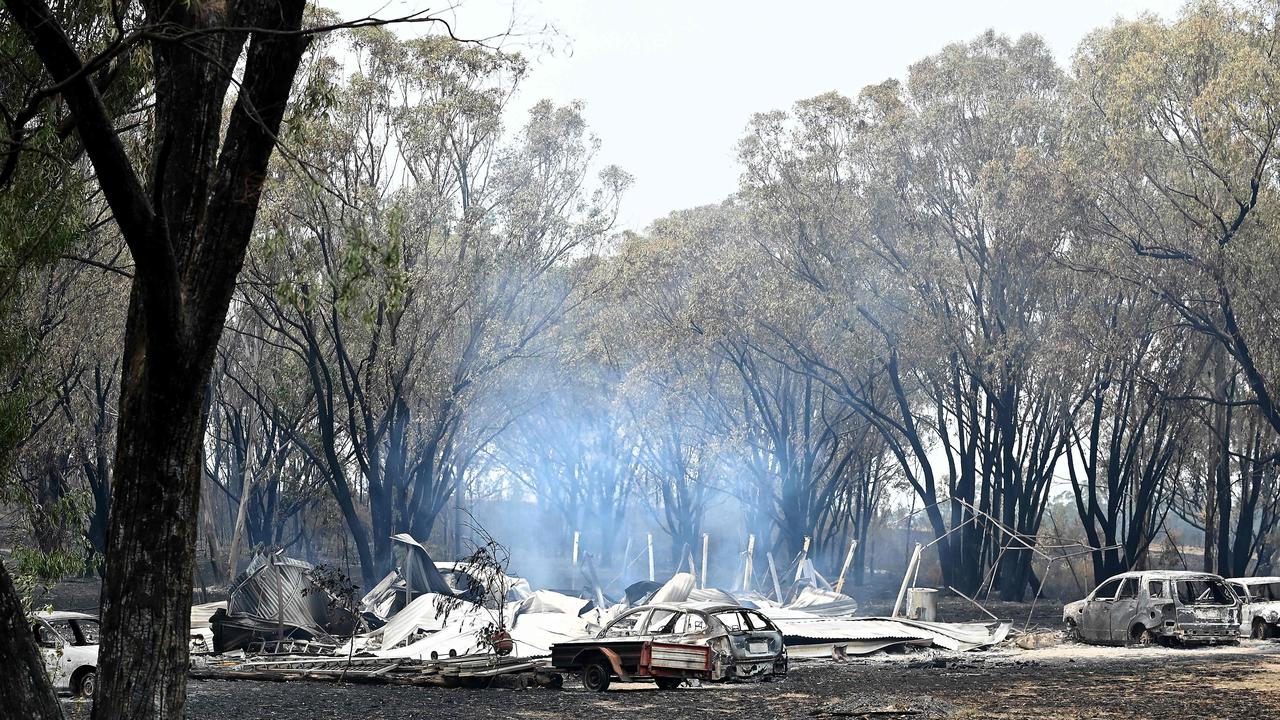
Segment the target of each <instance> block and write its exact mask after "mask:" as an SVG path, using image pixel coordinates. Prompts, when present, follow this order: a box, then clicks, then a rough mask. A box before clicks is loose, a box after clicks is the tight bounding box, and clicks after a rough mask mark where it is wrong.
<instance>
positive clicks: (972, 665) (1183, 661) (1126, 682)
mask: <svg viewBox="0 0 1280 720" xmlns="http://www.w3.org/2000/svg"><path fill="white" fill-rule="evenodd" d="M1060 650H1070V647H1069V646H1068V647H1065V648H1061V649H1060ZM1028 655H1030V656H1035V655H1036V653H1029V654H1028ZM1278 675H1280V645H1277V644H1274V643H1268V647H1259V646H1258V645H1257V644H1249V645H1242V646H1240V647H1239V648H1230V647H1228V648H1215V649H1206V650H1190V649H1189V650H1185V651H1158V650H1157V651H1153V652H1152V654H1151V656H1150V657H1149V658H1143V657H1138V658H1136V659H1135V658H1134V656H1133V654H1132V652H1128V653H1124V655H1123V657H1120V658H1117V657H1107V656H1106V655H1105V654H1103V655H1098V654H1096V653H1091V654H1088V655H1087V656H1085V657H1079V658H1073V657H1071V653H1070V652H1061V651H1057V652H1053V653H1051V654H1050V656H1049V657H1047V658H1045V659H1042V660H1035V659H1032V660H1025V659H1020V657H1019V654H1018V653H1014V652H999V653H993V654H983V653H978V654H968V655H946V654H939V653H931V652H926V653H912V654H906V655H896V656H887V657H886V656H883V655H882V656H879V657H876V658H867V659H857V660H851V661H846V662H841V663H836V662H830V661H798V662H794V663H793V665H792V671H791V674H790V676H789V677H788V678H787V679H786V680H784V681H781V682H773V683H757V684H743V685H704V686H702V687H694V688H689V687H685V688H680V689H678V690H674V691H667V692H663V691H659V690H657V689H656V688H654V687H652V686H649V685H642V684H631V685H621V686H619V685H617V684H615V686H614V687H613V688H611V689H610V690H609V691H608V692H605V693H592V692H588V691H587V690H585V689H583V688H582V687H581V685H580V684H578V683H577V682H576V680H574V679H569V680H568V681H566V683H565V686H564V688H563V689H558V690H553V689H542V688H534V689H528V690H516V689H509V688H502V689H496V688H495V689H447V688H435V687H429V688H421V687H393V686H375V685H351V684H345V685H336V684H332V683H321V682H307V681H291V682H259V681H250V680H233V681H227V680H220V681H210V680H192V681H191V682H190V685H189V691H188V693H189V694H188V698H189V699H188V705H187V708H188V717H190V718H192V719H193V720H225V719H230V718H245V719H250V718H253V719H257V718H278V719H287V720H294V719H296V720H325V719H327V718H335V719H337V718H342V719H343V720H352V719H356V720H393V719H394V720H403V719H409V718H453V719H458V720H461V719H467V718H475V719H480V718H586V717H600V718H608V717H625V718H660V719H662V720H684V719H686V718H688V719H694V718H868V719H870V718H922V719H929V718H1011V719H1012V718H1102V717H1108V718H1150V717H1156V716H1160V717H1240V718H1249V717H1271V716H1275V715H1276V713H1280V681H1278V680H1277V677H1278ZM66 708H67V710H68V717H69V718H77V719H79V718H87V717H88V707H87V706H86V705H85V704H83V703H76V702H74V701H71V700H67V701H66Z"/></svg>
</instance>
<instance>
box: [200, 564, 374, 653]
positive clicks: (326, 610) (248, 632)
mask: <svg viewBox="0 0 1280 720" xmlns="http://www.w3.org/2000/svg"><path fill="white" fill-rule="evenodd" d="M314 570H315V568H314V567H313V566H312V565H311V563H308V562H304V561H302V560H297V559H295V558H290V557H285V556H284V555H283V554H282V553H274V554H262V553H260V554H258V555H256V556H254V558H253V560H252V561H251V562H250V563H249V566H248V567H246V568H245V570H244V572H242V573H240V575H238V576H237V577H236V579H235V582H233V583H232V584H231V594H230V598H229V599H228V600H227V607H226V609H225V610H224V609H221V608H219V609H218V610H216V611H215V612H214V613H213V616H212V617H211V618H210V625H211V627H212V630H213V649H214V652H215V653H219V654H221V653H226V652H230V651H232V650H242V649H246V648H248V647H249V646H250V645H252V644H254V643H263V642H268V641H272V640H275V641H281V640H295V641H312V640H315V641H320V642H322V643H329V644H332V642H333V638H334V637H335V636H342V635H350V634H352V633H353V632H354V631H355V630H356V629H357V628H358V627H359V624H360V618H359V616H358V615H356V614H355V613H353V612H352V611H351V610H350V609H349V608H347V607H345V606H344V603H343V602H341V601H340V600H339V599H338V598H337V597H335V595H334V593H333V592H332V591H331V590H330V589H329V588H326V587H324V585H323V584H322V583H320V582H319V581H318V580H317V578H316V577H315V576H314V575H313V572H314Z"/></svg>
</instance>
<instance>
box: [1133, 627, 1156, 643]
mask: <svg viewBox="0 0 1280 720" xmlns="http://www.w3.org/2000/svg"><path fill="white" fill-rule="evenodd" d="M1131 635H1132V637H1133V644H1134V645H1137V646H1138V647H1151V646H1152V645H1155V644H1156V634H1155V633H1153V632H1151V631H1150V630H1148V629H1147V628H1144V627H1142V626H1141V625H1139V626H1138V627H1135V628H1134V629H1133V633H1132V634H1131Z"/></svg>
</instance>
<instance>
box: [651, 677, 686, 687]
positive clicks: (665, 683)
mask: <svg viewBox="0 0 1280 720" xmlns="http://www.w3.org/2000/svg"><path fill="white" fill-rule="evenodd" d="M654 682H656V683H658V689H659V690H675V689H676V688H678V687H680V685H681V683H683V682H684V678H665V677H664V678H656V679H655V680H654Z"/></svg>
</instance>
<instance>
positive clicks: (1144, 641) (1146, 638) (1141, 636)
mask: <svg viewBox="0 0 1280 720" xmlns="http://www.w3.org/2000/svg"><path fill="white" fill-rule="evenodd" d="M1138 644H1139V645H1141V646H1143V647H1147V646H1149V645H1151V631H1150V630H1143V631H1142V632H1140V633H1138Z"/></svg>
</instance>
